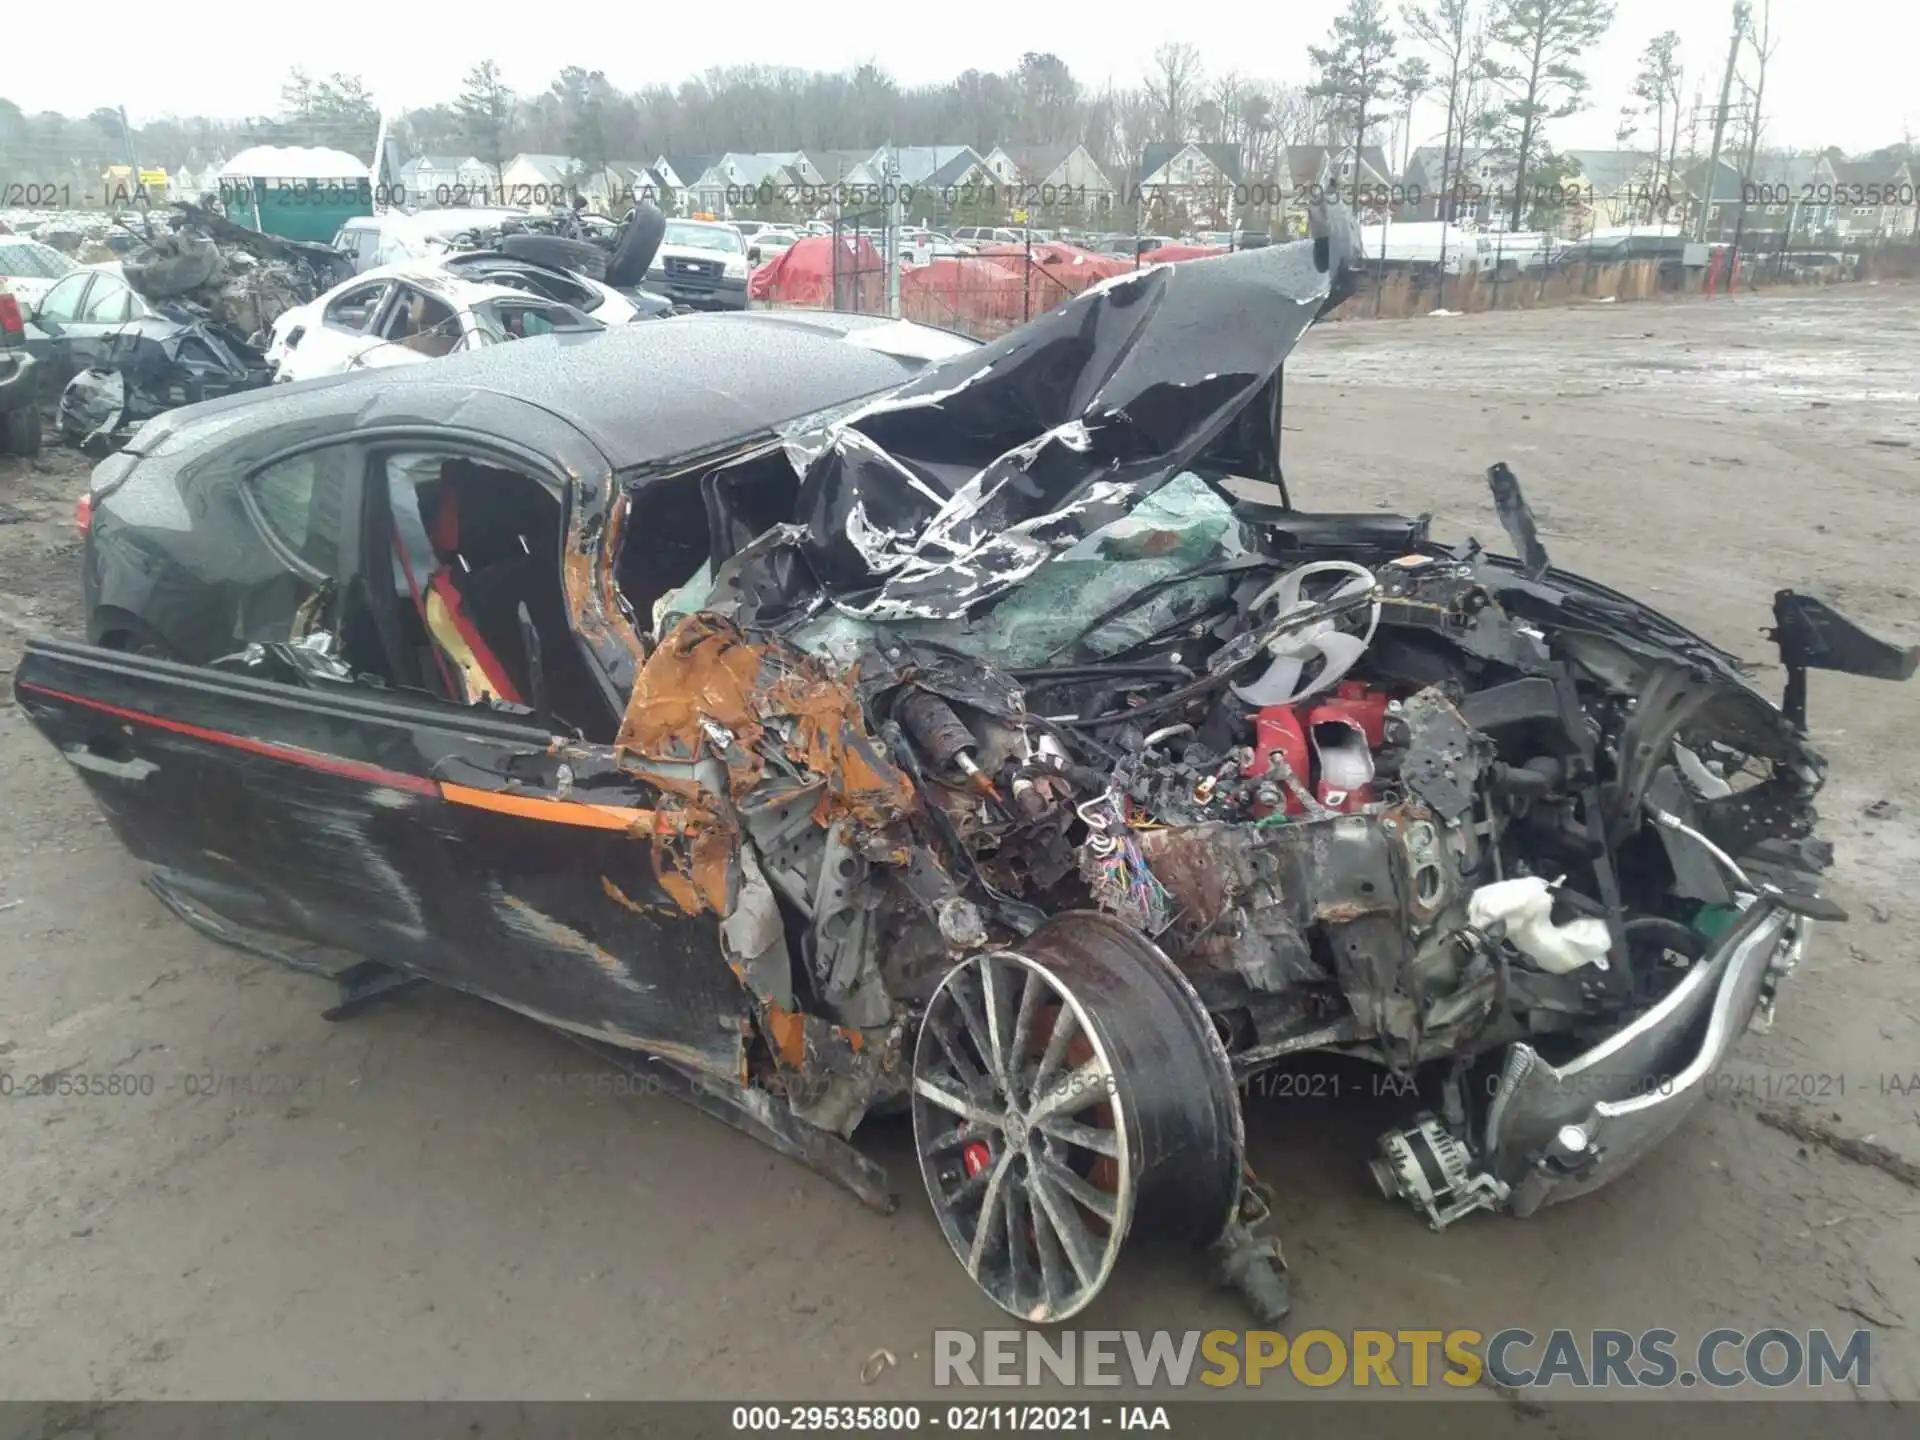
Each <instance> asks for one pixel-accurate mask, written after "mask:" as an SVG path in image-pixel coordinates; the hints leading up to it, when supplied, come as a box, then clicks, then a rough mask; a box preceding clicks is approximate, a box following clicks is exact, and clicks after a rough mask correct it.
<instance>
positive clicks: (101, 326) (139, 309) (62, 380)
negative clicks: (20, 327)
mask: <svg viewBox="0 0 1920 1440" xmlns="http://www.w3.org/2000/svg"><path fill="white" fill-rule="evenodd" d="M152 313H153V311H152V309H151V307H150V306H149V305H148V304H147V302H146V301H145V300H143V299H141V298H140V296H138V295H136V294H135V293H134V292H133V288H132V287H131V286H130V285H128V284H127V282H126V279H125V277H124V276H122V275H120V274H118V273H116V272H115V271H114V270H113V269H109V268H108V267H106V266H99V265H93V266H87V267H85V268H83V269H76V270H75V271H74V272H73V273H72V274H70V275H68V276H66V277H65V278H64V279H62V280H60V281H58V282H56V283H55V284H54V285H53V286H51V287H50V288H49V289H48V290H47V292H46V294H44V295H42V296H41V297H40V299H39V301H38V302H37V303H35V304H34V305H33V306H31V307H30V308H28V309H27V310H26V318H27V321H28V323H29V324H31V325H32V326H33V327H34V330H35V331H37V332H39V333H38V334H37V335H36V336H35V337H34V338H32V339H31V340H30V342H29V347H28V348H30V349H32V350H34V351H35V352H36V354H37V356H38V358H39V360H40V381H39V384H40V399H41V403H43V404H46V405H54V404H57V403H58V402H59V399H60V395H61V392H62V391H64V390H65V389H66V387H67V382H68V381H69V380H71V379H73V377H74V376H75V375H78V374H79V373H80V372H81V371H82V370H85V369H87V368H88V367H89V366H92V365H96V364H98V363H100V362H101V361H102V360H104V359H105V358H106V352H107V344H108V341H109V340H110V339H111V337H112V336H113V334H114V332H116V331H117V330H119V329H120V327H121V326H122V325H125V324H126V323H127V322H128V321H129V320H138V319H141V318H142V317H144V316H147V315H150V314H152Z"/></svg>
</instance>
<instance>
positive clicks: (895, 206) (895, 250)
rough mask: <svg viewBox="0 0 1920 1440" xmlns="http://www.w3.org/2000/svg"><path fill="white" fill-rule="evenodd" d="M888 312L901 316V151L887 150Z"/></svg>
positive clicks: (894, 315)
mask: <svg viewBox="0 0 1920 1440" xmlns="http://www.w3.org/2000/svg"><path fill="white" fill-rule="evenodd" d="M886 199H887V240H886V253H887V314H889V315H891V316H892V317H893V318H894V319H896V320H898V319H899V318H900V226H901V223H902V214H901V203H900V151H899V149H898V148H897V147H896V148H894V149H890V150H889V151H888V152H887V190H886Z"/></svg>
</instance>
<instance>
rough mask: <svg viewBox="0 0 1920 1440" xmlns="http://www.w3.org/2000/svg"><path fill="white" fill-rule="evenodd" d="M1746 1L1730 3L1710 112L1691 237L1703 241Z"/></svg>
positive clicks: (1723, 134) (1744, 18)
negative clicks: (1729, 34)
mask: <svg viewBox="0 0 1920 1440" xmlns="http://www.w3.org/2000/svg"><path fill="white" fill-rule="evenodd" d="M1748 13H1749V7H1748V4H1747V0H1733V39H1732V40H1731V41H1729V42H1728V44H1727V73H1726V74H1725V75H1724V76H1723V77H1721V80H1720V108H1719V109H1717V110H1715V111H1714V112H1713V152H1712V153H1711V154H1710V155H1709V156H1708V157H1707V183H1706V186H1705V189H1704V192H1703V193H1702V194H1701V196H1700V215H1699V218H1698V219H1696V220H1695V221H1694V226H1693V238H1694V239H1695V240H1696V241H1704V240H1705V239H1706V238H1707V216H1708V215H1710V214H1711V213H1712V211H1713V182H1714V181H1715V180H1717V179H1718V178H1719V176H1720V141H1721V139H1722V137H1723V136H1725V134H1726V130H1727V107H1728V103H1729V102H1730V101H1731V100H1732V98H1733V71H1734V67H1735V66H1736V65H1737V64H1739V61H1740V41H1741V39H1742V38H1743V37H1745V35H1746V33H1747V15H1748Z"/></svg>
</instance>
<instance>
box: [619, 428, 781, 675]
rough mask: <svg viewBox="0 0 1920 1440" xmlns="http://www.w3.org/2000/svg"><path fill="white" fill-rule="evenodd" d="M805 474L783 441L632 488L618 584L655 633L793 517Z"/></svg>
mask: <svg viewBox="0 0 1920 1440" xmlns="http://www.w3.org/2000/svg"><path fill="white" fill-rule="evenodd" d="M798 492H799V478H798V477H797V476H796V475H795V474H794V470H793V464H792V462H791V461H790V460H788V458H787V456H786V452H785V451H784V450H783V449H781V448H780V447H778V446H774V447H771V448H769V449H766V450H762V451H760V452H758V453H756V454H752V455H748V456H746V457H744V458H741V459H738V460H735V461H733V462H731V463H728V464H724V465H720V466H716V467H712V468H703V469H700V470H691V471H686V472H684V473H682V474H679V475H669V476H663V477H661V478H658V479H650V480H647V481H645V482H642V483H641V484H639V485H637V486H635V487H634V488H633V489H632V490H631V491H630V492H629V494H630V499H629V501H628V504H629V507H630V508H629V510H628V514H627V518H626V523H625V524H624V525H623V526H622V527H621V536H622V539H621V544H620V552H619V554H618V556H616V557H615V561H614V584H615V586H616V587H617V588H618V589H619V591H620V594H621V596H622V597H623V598H624V599H625V600H626V602H627V605H628V606H629V608H631V609H632V611H633V613H634V615H635V616H637V617H639V619H640V621H641V623H642V624H644V625H646V626H647V628H648V632H649V634H651V635H652V636H653V637H654V638H656V639H657V638H658V637H659V636H661V635H663V634H664V633H665V632H666V631H667V630H668V629H670V628H671V626H672V624H673V623H674V621H675V620H677V619H678V618H679V617H680V616H682V615H687V614H690V613H692V612H693V611H695V610H698V609H699V608H700V607H701V606H702V605H703V604H704V603H705V602H706V598H707V595H708V593H709V591H710V589H711V587H712V577H713V575H714V573H715V571H717V570H718V568H719V567H720V566H721V565H723V564H725V563H726V562H727V561H728V560H729V559H731V558H732V557H733V556H734V555H735V554H736V553H737V552H738V551H739V550H740V549H741V548H743V547H744V546H745V545H746V544H747V543H748V542H749V541H751V540H753V539H754V538H756V537H757V536H759V535H761V534H763V533H765V532H766V531H767V530H769V529H771V528H772V527H773V526H775V525H778V524H780V523H782V522H783V521H786V520H790V519H791V518H792V517H793V507H794V503H795V500H796V497H797V495H798Z"/></svg>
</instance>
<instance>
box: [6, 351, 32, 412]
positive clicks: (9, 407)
mask: <svg viewBox="0 0 1920 1440" xmlns="http://www.w3.org/2000/svg"><path fill="white" fill-rule="evenodd" d="M39 370H40V362H39V361H37V360H35V359H34V358H33V356H31V355H29V354H28V353H27V352H26V351H25V350H0V414H7V413H11V412H12V411H15V410H25V409H26V408H27V407H28V406H30V405H32V404H34V403H35V402H36V401H37V400H38V399H39V384H40V380H39Z"/></svg>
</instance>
